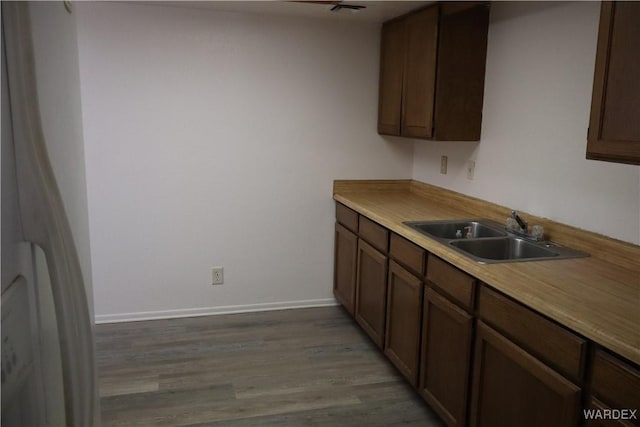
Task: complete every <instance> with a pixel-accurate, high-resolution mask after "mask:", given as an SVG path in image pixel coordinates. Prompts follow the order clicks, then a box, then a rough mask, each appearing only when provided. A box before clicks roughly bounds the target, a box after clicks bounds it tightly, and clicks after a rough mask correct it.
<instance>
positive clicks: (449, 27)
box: [378, 2, 489, 141]
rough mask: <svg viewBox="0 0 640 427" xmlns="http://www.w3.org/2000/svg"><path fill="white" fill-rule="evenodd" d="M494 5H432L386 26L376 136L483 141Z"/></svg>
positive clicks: (457, 3)
mask: <svg viewBox="0 0 640 427" xmlns="http://www.w3.org/2000/svg"><path fill="white" fill-rule="evenodd" d="M488 28H489V6H488V4H487V3H465V2H452V3H443V4H436V5H433V6H429V7H427V8H425V9H421V10H419V11H417V12H413V13H410V14H408V15H405V16H402V17H400V18H396V19H394V20H391V21H388V22H386V23H384V24H383V26H382V39H381V52H380V88H379V99H378V133H380V134H383V135H396V136H405V137H411V138H423V139H436V140H441V141H479V140H480V130H481V124H482V101H483V95H484V73H485V64H486V56H487V32H488Z"/></svg>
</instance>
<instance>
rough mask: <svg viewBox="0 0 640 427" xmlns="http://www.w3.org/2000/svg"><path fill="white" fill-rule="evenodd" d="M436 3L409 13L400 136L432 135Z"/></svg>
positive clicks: (422, 136) (436, 39) (435, 53)
mask: <svg viewBox="0 0 640 427" xmlns="http://www.w3.org/2000/svg"><path fill="white" fill-rule="evenodd" d="M438 12H439V10H438V6H433V7H429V8H427V9H424V10H421V11H419V12H417V13H414V14H412V15H409V16H408V17H407V18H406V20H405V23H406V31H407V55H406V60H405V64H406V65H405V80H404V88H403V92H402V105H403V110H402V135H403V136H408V137H414V138H431V137H432V136H433V104H434V96H435V82H436V58H437V50H438Z"/></svg>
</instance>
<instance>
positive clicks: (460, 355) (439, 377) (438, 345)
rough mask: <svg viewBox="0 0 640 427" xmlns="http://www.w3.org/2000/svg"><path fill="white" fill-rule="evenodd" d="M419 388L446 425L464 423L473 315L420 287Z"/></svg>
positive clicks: (465, 421) (435, 293) (433, 292)
mask: <svg viewBox="0 0 640 427" xmlns="http://www.w3.org/2000/svg"><path fill="white" fill-rule="evenodd" d="M423 310H424V313H423V322H422V351H421V363H420V386H419V392H420V394H421V395H422V397H423V398H424V399H425V400H426V401H427V402H428V403H429V404H430V405H431V407H432V408H433V409H434V410H435V411H436V412H437V413H438V415H440V417H442V419H443V420H444V421H445V422H446V423H447V425H449V426H465V425H467V424H466V423H467V404H468V394H469V393H468V390H469V373H470V366H471V343H472V339H473V316H471V315H470V314H469V313H467V312H466V311H465V310H463V309H462V308H460V307H458V306H457V305H455V304H453V303H452V302H451V301H449V300H448V299H447V298H445V297H443V296H442V295H440V294H439V293H438V292H437V291H436V290H434V289H433V288H427V289H425V291H424V309H423Z"/></svg>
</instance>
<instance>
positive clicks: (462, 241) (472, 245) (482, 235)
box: [404, 219, 589, 264]
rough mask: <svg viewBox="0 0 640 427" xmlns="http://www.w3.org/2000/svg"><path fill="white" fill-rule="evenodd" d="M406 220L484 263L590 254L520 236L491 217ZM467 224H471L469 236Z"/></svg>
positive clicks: (430, 235) (436, 238) (575, 256)
mask: <svg viewBox="0 0 640 427" xmlns="http://www.w3.org/2000/svg"><path fill="white" fill-rule="evenodd" d="M404 224H405V225H407V226H408V227H411V228H413V229H414V230H417V231H419V232H420V233H422V234H424V235H425V236H427V237H430V238H432V239H435V240H437V241H438V242H440V243H442V244H445V245H448V246H449V247H450V248H452V249H454V250H456V251H457V252H460V253H461V254H463V255H465V256H467V257H469V258H471V259H473V260H474V261H477V262H480V263H484V264H493V263H499V262H520V261H542V260H551V259H567V258H579V257H586V256H589V254H586V253H584V252H580V251H577V250H575V249H571V248H567V247H565V246H561V245H558V244H556V243H553V242H545V241H531V240H528V239H525V238H521V237H518V236H517V235H516V234H513V233H509V232H507V231H505V230H504V226H502V225H501V224H499V223H497V222H495V221H491V220H488V219H471V220H469V219H466V220H459V219H458V220H439V221H407V222H405V223H404ZM465 227H470V228H469V231H470V232H471V235H470V236H469V237H467V233H468V232H467V231H465ZM458 231H460V233H458Z"/></svg>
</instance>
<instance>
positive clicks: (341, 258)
mask: <svg viewBox="0 0 640 427" xmlns="http://www.w3.org/2000/svg"><path fill="white" fill-rule="evenodd" d="M334 238H335V241H334V242H335V246H334V260H333V295H334V296H335V298H336V300H338V302H339V303H340V304H342V305H343V306H344V308H345V309H346V310H347V311H348V312H349V313H350V314H351V315H352V316H353V314H354V313H355V302H356V301H355V296H356V295H355V292H356V263H357V256H358V236H357V235H356V234H354V233H352V232H351V231H349V230H347V229H346V228H345V227H344V226H342V225H341V224H339V223H336V225H335V237H334Z"/></svg>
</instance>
